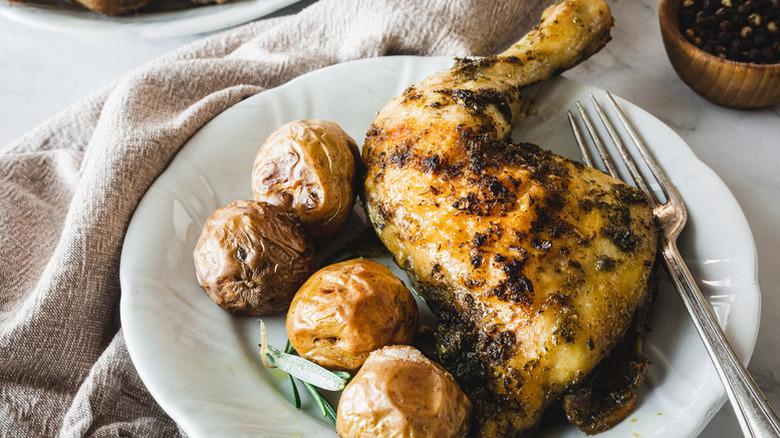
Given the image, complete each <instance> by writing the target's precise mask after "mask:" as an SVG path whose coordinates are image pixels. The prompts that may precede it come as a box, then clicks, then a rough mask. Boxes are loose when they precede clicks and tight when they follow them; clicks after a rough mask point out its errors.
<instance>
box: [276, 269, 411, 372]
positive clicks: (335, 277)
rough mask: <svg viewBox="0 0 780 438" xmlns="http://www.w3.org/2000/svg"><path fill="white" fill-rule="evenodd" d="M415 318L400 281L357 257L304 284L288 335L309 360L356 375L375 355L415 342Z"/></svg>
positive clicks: (322, 271)
mask: <svg viewBox="0 0 780 438" xmlns="http://www.w3.org/2000/svg"><path fill="white" fill-rule="evenodd" d="M417 319H418V310H417V303H416V302H415V301H414V297H413V296H412V293H411V292H409V289H407V288H406V286H404V284H403V282H401V280H399V279H398V277H396V276H395V275H393V273H392V272H390V270H389V269H388V268H386V267H384V266H382V265H380V264H379V263H377V262H374V261H372V260H368V259H354V260H348V261H346V262H341V263H336V264H334V265H330V266H327V267H325V268H322V269H320V270H319V271H317V272H316V273H314V275H312V276H311V278H309V279H308V280H307V281H306V283H304V284H303V286H301V288H300V289H299V290H298V292H297V293H296V294H295V298H293V301H292V304H290V310H289V311H288V312H287V336H288V337H289V338H290V343H291V344H292V346H293V347H295V349H296V350H297V351H298V353H299V354H300V355H301V356H303V357H305V358H306V359H309V360H311V361H312V362H315V363H318V364H320V365H322V366H324V367H325V368H328V369H331V370H341V371H349V372H354V371H357V369H358V368H360V366H361V365H363V361H365V360H366V358H367V357H368V355H369V353H371V352H372V351H374V350H376V349H378V348H381V347H384V346H385V345H394V344H409V343H411V342H412V340H413V339H414V336H415V334H416V332H417Z"/></svg>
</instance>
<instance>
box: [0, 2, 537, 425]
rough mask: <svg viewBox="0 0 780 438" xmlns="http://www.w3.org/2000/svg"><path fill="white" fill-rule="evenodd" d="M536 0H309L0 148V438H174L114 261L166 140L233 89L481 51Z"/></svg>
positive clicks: (502, 40) (528, 19) (209, 114)
mask: <svg viewBox="0 0 780 438" xmlns="http://www.w3.org/2000/svg"><path fill="white" fill-rule="evenodd" d="M543 6H544V4H543V2H542V1H540V0H495V1H480V0H322V1H319V2H317V3H314V4H312V5H311V6H309V7H307V8H305V9H303V10H302V11H300V12H299V13H297V14H295V15H288V16H283V17H279V18H273V19H268V20H262V21H257V22H254V23H250V24H248V25H244V26H241V27H238V28H235V29H232V30H228V31H225V32H222V33H219V34H216V35H213V36H211V37H208V38H205V39H203V40H199V41H197V42H195V43H192V44H190V45H188V46H185V47H183V48H181V49H180V50H178V51H176V52H174V53H172V54H169V55H167V56H164V57H162V58H160V59H158V60H156V61H154V62H151V63H150V64H148V65H145V66H142V67H140V68H138V69H137V70H134V71H132V72H130V73H129V74H127V75H126V76H125V77H124V78H122V79H120V80H118V81H117V82H115V83H113V84H111V85H109V86H107V87H105V88H103V89H100V90H98V91H96V92H95V93H94V94H92V95H90V96H88V97H87V98H85V99H83V100H82V101H80V102H78V103H76V104H75V105H73V106H72V107H70V108H69V109H67V110H65V111H64V112H62V113H60V114H59V115H57V116H56V117H54V118H53V119H52V120H50V121H48V122H46V123H45V124H43V125H42V126H40V127H38V128H36V129H35V130H34V131H33V132H31V133H29V134H28V135H26V136H25V137H23V138H21V139H20V140H18V141H17V142H15V143H14V144H12V145H11V146H10V147H8V148H6V150H5V151H4V152H3V153H1V154H0V435H3V436H11V437H15V436H19V437H33V436H55V435H59V436H63V437H71V436H84V435H89V436H98V437H100V436H120V435H122V436H144V437H147V436H178V435H180V434H183V432H182V431H181V430H179V428H178V427H177V426H176V424H175V422H174V421H173V420H171V419H170V418H169V417H168V416H167V415H166V414H165V413H164V411H163V410H162V409H161V408H160V407H159V406H158V405H157V404H156V403H155V401H154V399H153V398H152V397H151V395H150V394H149V392H148V391H147V389H146V388H145V386H144V384H143V382H141V380H140V378H139V377H138V374H137V373H136V370H135V368H134V367H133V364H132V362H131V360H130V357H129V355H128V351H127V348H126V346H125V343H124V340H123V337H122V330H121V326H120V320H119V297H120V288H119V274H118V273H119V262H120V252H121V247H122V241H123V237H124V234H125V230H126V228H127V226H128V223H129V222H130V219H131V217H132V214H133V211H134V209H135V207H136V205H137V204H138V202H139V201H140V199H141V197H142V196H143V194H144V192H145V191H146V190H147V189H148V188H149V186H150V185H151V184H152V182H153V181H154V180H155V178H156V177H157V176H158V175H159V174H160V173H161V172H162V171H163V170H164V169H165V167H166V165H167V164H168V163H169V161H170V160H171V159H172V157H173V156H174V154H176V152H177V151H178V150H179V148H180V147H181V146H182V145H183V144H184V143H185V142H186V141H187V139H189V138H190V137H191V136H192V135H193V134H194V133H195V132H196V131H197V130H198V129H199V128H200V127H202V126H203V125H204V124H205V123H206V122H208V121H209V120H210V119H212V118H213V117H214V116H215V115H217V114H219V113H220V112H221V111H223V110H225V109H226V108H228V107H230V106H231V105H233V104H235V103H236V102H239V101H240V100H241V99H244V98H246V97H248V96H251V95H253V94H256V93H260V92H263V91H264V90H267V89H269V88H272V87H275V86H277V85H280V84H282V83H285V82H287V81H289V80H290V79H292V78H294V77H296V76H298V75H301V74H303V73H306V72H308V71H311V70H314V69H318V68H321V67H324V66H327V65H331V64H334V63H338V62H343V61H348V60H352V59H357V58H365V57H375V56H383V55H396V54H416V55H453V56H466V55H487V54H490V53H494V52H496V51H497V50H498V49H499V48H502V47H503V46H505V45H507V44H508V43H510V42H512V41H513V39H514V38H516V37H518V36H519V35H521V34H522V33H523V32H524V31H526V30H527V29H528V28H529V27H530V26H531V25H532V24H534V22H535V21H536V19H537V18H538V17H539V14H540V11H541V8H542V7H543Z"/></svg>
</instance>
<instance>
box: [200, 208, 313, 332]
mask: <svg viewBox="0 0 780 438" xmlns="http://www.w3.org/2000/svg"><path fill="white" fill-rule="evenodd" d="M193 255H194V258H195V273H196V274H197V277H198V283H199V284H200V286H201V287H202V288H203V290H204V291H205V292H206V294H207V295H208V296H209V298H211V299H212V300H213V301H214V302H215V303H217V304H218V305H219V306H220V307H222V308H223V309H225V310H227V311H228V312H231V313H234V314H237V315H247V316H259V315H265V314H268V313H274V312H280V311H282V310H285V309H287V307H288V305H289V304H290V301H291V300H292V298H293V296H294V295H295V291H296V290H297V289H298V287H299V286H300V285H301V284H302V283H303V282H304V281H306V279H307V278H308V277H309V275H311V273H312V272H314V270H315V268H316V265H315V263H316V262H315V253H314V244H313V243H312V241H311V239H310V238H309V237H308V236H307V235H306V233H305V232H304V230H303V228H302V227H301V225H300V223H299V222H298V221H297V219H295V218H294V217H292V215H291V214H290V213H289V212H287V211H285V210H283V209H281V208H279V207H277V206H275V205H271V204H266V203H263V202H257V201H245V200H241V201H235V202H232V203H230V204H228V205H226V206H224V207H222V208H220V209H218V210H217V211H215V212H214V213H212V214H211V216H210V217H209V218H208V220H207V221H206V224H205V225H204V227H203V231H202V232H201V235H200V239H198V243H197V245H196V247H195V251H194V253H193Z"/></svg>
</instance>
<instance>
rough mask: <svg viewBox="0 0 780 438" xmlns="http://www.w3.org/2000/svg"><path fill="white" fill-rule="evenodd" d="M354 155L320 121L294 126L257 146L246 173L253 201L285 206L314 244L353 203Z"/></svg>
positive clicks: (336, 131) (334, 128) (338, 133)
mask: <svg viewBox="0 0 780 438" xmlns="http://www.w3.org/2000/svg"><path fill="white" fill-rule="evenodd" d="M360 160H361V158H360V151H359V150H358V147H357V144H356V143H355V140H353V139H352V138H351V137H350V136H349V135H348V134H347V133H346V132H344V131H343V130H342V129H341V128H340V127H339V126H338V125H337V124H335V123H333V122H328V121H326V120H295V121H292V122H289V123H286V124H284V125H282V126H280V127H279V128H277V129H276V130H275V131H274V132H272V133H271V135H269V136H268V138H267V139H266V140H265V142H263V145H262V147H261V148H260V150H259V151H258V152H257V155H256V156H255V163H254V167H253V169H252V193H253V194H254V197H255V199H256V200H258V201H264V202H269V203H271V204H276V205H285V206H289V207H290V208H291V209H292V211H293V212H294V214H295V216H296V217H297V218H298V219H299V220H300V221H301V223H303V226H304V228H305V229H306V231H307V232H308V233H309V235H311V236H312V238H313V239H314V240H315V241H317V242H320V241H325V240H327V239H329V238H330V237H332V236H333V235H334V234H336V233H337V232H338V231H339V230H340V229H341V227H342V226H343V225H344V223H345V222H346V220H347V218H348V217H349V213H350V212H351V211H352V207H353V205H354V203H355V186H356V182H357V174H358V170H359V164H360V163H361V161H360Z"/></svg>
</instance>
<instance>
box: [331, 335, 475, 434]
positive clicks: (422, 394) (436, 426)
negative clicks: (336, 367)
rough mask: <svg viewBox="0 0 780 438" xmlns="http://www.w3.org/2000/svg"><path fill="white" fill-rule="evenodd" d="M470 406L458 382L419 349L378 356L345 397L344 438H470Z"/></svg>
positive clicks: (339, 421) (340, 422)
mask: <svg viewBox="0 0 780 438" xmlns="http://www.w3.org/2000/svg"><path fill="white" fill-rule="evenodd" d="M470 419H471V402H470V401H469V399H468V398H466V395H465V394H463V391H461V390H460V387H459V386H458V384H457V383H456V382H455V379H453V377H452V376H451V375H450V373H448V372H447V371H445V370H444V368H442V367H441V366H440V365H438V364H436V363H435V362H433V361H431V360H430V359H428V358H426V357H425V356H423V355H422V353H420V351H418V350H417V349H416V348H414V347H409V346H405V345H396V346H390V347H385V348H382V349H381V350H377V351H374V352H373V353H371V355H370V356H369V357H368V359H367V360H366V362H365V363H364V364H363V367H362V368H361V369H360V371H359V372H358V373H357V375H356V376H355V377H354V378H353V379H352V381H350V382H349V384H348V385H347V387H346V388H344V392H343V393H342V394H341V400H340V401H339V406H338V412H337V415H336V432H338V434H339V436H341V437H342V438H362V437H366V438H368V437H372V438H373V437H421V438H422V437H437V438H448V437H465V436H466V434H467V433H468V430H469V423H470Z"/></svg>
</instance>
